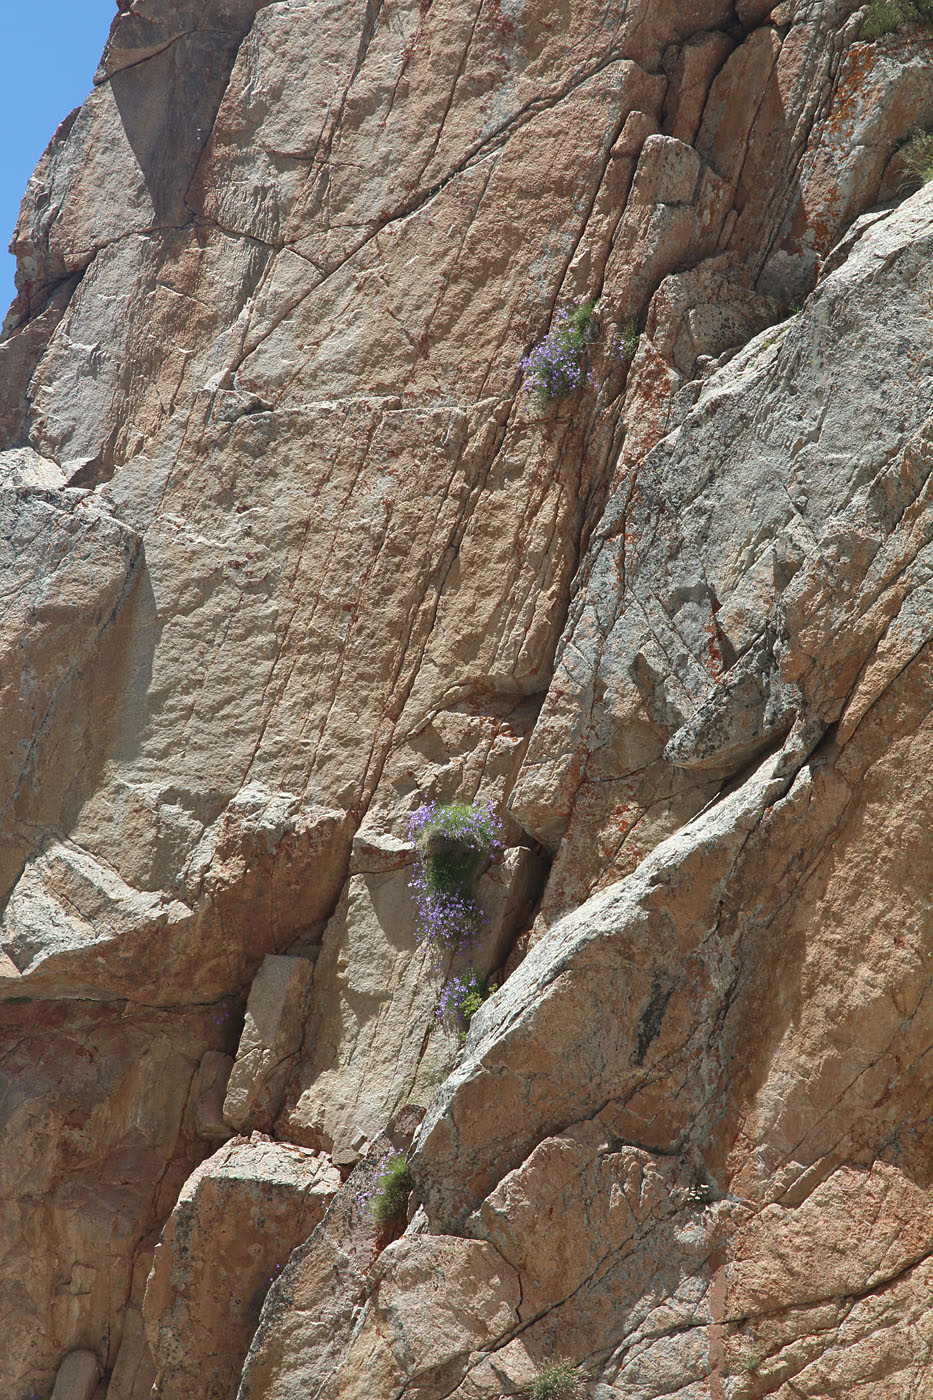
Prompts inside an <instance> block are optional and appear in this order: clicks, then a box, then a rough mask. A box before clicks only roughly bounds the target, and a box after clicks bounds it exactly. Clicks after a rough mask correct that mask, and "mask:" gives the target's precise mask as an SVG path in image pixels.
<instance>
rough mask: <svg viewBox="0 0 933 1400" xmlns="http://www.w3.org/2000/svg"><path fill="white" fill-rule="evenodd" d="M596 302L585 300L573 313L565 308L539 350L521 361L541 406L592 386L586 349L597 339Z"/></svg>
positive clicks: (529, 385)
mask: <svg viewBox="0 0 933 1400" xmlns="http://www.w3.org/2000/svg"><path fill="white" fill-rule="evenodd" d="M595 305H596V303H595V302H592V301H581V302H578V304H577V305H576V306H574V307H572V308H571V309H570V310H569V311H568V310H566V309H565V308H562V309H561V310H560V311H558V313H557V316H556V317H555V321H554V325H553V326H552V327H551V329H550V330H549V331H548V333H547V335H546V336H545V337H544V339H543V340H542V341H541V342H540V344H538V345H536V346H535V348H534V349H533V350H532V351H531V352H530V353H529V354H527V355H526V356H525V358H524V359H523V360H521V361H520V362H519V367H520V369H521V371H522V373H523V374H524V376H525V388H526V389H528V390H529V391H530V392H531V393H533V394H536V395H537V397H538V400H539V401H540V402H541V403H549V402H550V401H551V399H559V398H562V397H563V396H564V395H565V394H572V393H573V392H574V391H575V390H576V389H582V388H583V386H584V384H588V383H590V382H591V381H590V379H589V376H588V375H587V371H586V348H587V345H588V344H589V342H590V341H591V340H592V338H593V333H594V329H595V327H594V325H593V312H594V310H595Z"/></svg>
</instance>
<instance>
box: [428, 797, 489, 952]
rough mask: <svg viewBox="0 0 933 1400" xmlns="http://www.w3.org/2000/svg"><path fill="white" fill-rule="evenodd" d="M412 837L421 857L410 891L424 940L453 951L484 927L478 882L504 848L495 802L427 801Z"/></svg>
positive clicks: (438, 947)
mask: <svg viewBox="0 0 933 1400" xmlns="http://www.w3.org/2000/svg"><path fill="white" fill-rule="evenodd" d="M408 835H409V839H410V840H411V842H412V844H413V845H414V847H415V853H416V854H415V869H414V874H413V876H412V879H411V882H410V888H411V890H412V892H413V894H414V897H415V906H416V908H417V911H418V927H419V936H420V938H421V941H422V942H424V943H430V944H431V945H432V946H433V947H434V948H435V949H436V950H437V951H438V952H454V951H456V950H457V949H460V948H463V947H465V946H466V945H467V944H469V943H471V942H472V941H473V939H474V938H475V937H476V935H477V934H478V933H479V931H480V928H481V927H482V922H483V911H482V907H481V905H480V902H479V900H478V898H477V895H476V880H477V876H478V875H479V874H480V871H481V870H482V867H483V865H484V864H485V862H486V861H487V860H488V858H489V856H491V855H492V854H493V853H494V852H495V851H496V850H498V849H499V847H500V838H501V825H500V822H499V819H498V817H497V816H496V814H495V812H494V811H493V808H492V804H491V803H472V804H470V803H465V802H455V803H450V804H448V805H441V804H440V803H437V802H427V803H425V804H424V805H423V806H421V807H419V808H418V810H417V811H416V812H413V813H412V815H411V818H410V820H409V823H408Z"/></svg>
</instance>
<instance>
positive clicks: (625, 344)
mask: <svg viewBox="0 0 933 1400" xmlns="http://www.w3.org/2000/svg"><path fill="white" fill-rule="evenodd" d="M639 340H641V331H640V330H639V329H638V327H637V326H636V324H635V322H634V321H629V323H628V325H627V326H626V327H625V329H624V330H623V332H622V341H621V350H622V358H623V360H634V358H635V351H636V350H637V349H638V342H639Z"/></svg>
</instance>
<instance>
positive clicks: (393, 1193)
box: [357, 1152, 412, 1225]
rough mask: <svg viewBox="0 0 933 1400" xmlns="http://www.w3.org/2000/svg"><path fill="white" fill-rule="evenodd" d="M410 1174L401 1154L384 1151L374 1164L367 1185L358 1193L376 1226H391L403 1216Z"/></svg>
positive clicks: (362, 1204) (406, 1162) (359, 1199)
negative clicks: (373, 1169)
mask: <svg viewBox="0 0 933 1400" xmlns="http://www.w3.org/2000/svg"><path fill="white" fill-rule="evenodd" d="M411 1187H412V1180H411V1172H410V1171H409V1170H408V1158H407V1157H406V1156H405V1153H404V1152H384V1153H383V1155H382V1156H381V1157H380V1159H379V1161H378V1162H377V1163H376V1167H375V1171H374V1172H373V1176H372V1180H371V1181H370V1183H369V1186H368V1187H366V1188H364V1189H363V1190H362V1191H360V1192H359V1193H358V1194H357V1201H358V1202H359V1204H360V1206H361V1207H365V1208H366V1209H367V1210H368V1211H369V1213H370V1215H372V1217H373V1219H374V1220H375V1221H376V1223H377V1224H378V1225H393V1224H395V1223H396V1222H397V1221H400V1220H401V1219H402V1217H403V1215H404V1214H405V1207H406V1205H407V1204H408V1194H409V1192H410V1191H411Z"/></svg>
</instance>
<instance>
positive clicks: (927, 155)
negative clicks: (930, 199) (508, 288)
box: [903, 131, 933, 185]
mask: <svg viewBox="0 0 933 1400" xmlns="http://www.w3.org/2000/svg"><path fill="white" fill-rule="evenodd" d="M903 149H904V155H905V157H906V161H907V168H908V170H909V171H910V173H911V174H912V175H915V176H916V177H917V179H918V180H920V181H922V182H923V184H925V185H927V184H929V182H930V181H931V180H933V131H918V132H916V133H915V134H914V135H913V136H912V137H911V138H910V140H909V141H908V142H907V144H906V145H905V146H904V148H903Z"/></svg>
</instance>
